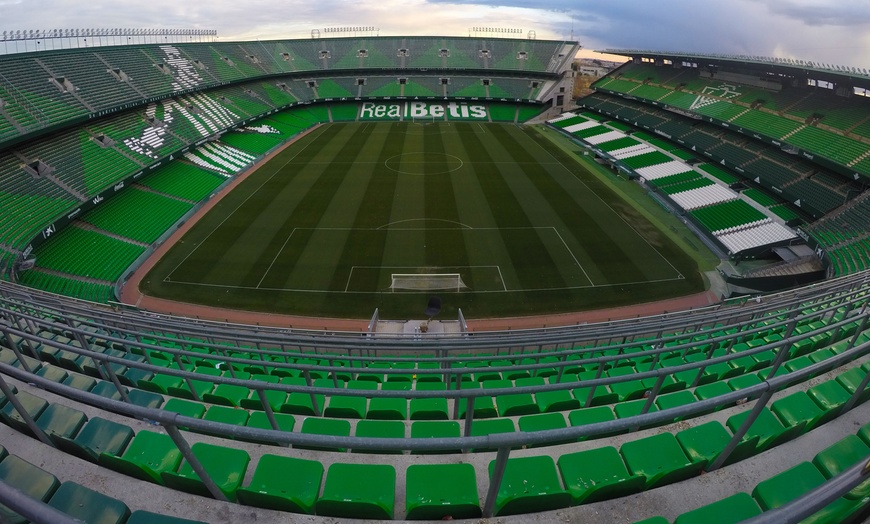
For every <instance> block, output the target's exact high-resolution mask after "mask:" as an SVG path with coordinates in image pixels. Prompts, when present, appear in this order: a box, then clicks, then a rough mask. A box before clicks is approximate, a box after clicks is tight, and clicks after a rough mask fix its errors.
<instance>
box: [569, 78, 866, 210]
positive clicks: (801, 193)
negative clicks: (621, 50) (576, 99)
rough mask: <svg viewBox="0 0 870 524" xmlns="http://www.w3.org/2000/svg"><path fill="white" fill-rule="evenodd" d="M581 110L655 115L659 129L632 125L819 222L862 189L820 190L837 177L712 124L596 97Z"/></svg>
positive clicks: (849, 186) (851, 186)
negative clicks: (795, 205) (722, 167)
mask: <svg viewBox="0 0 870 524" xmlns="http://www.w3.org/2000/svg"><path fill="white" fill-rule="evenodd" d="M581 104H583V105H584V106H585V107H588V108H590V109H595V110H596V111H597V110H601V108H602V107H605V108H610V109H609V110H608V111H605V112H604V114H605V115H616V114H617V113H616V111H618V110H619V108H631V109H632V110H633V111H635V112H636V113H638V114H654V115H655V116H656V123H655V124H654V125H653V126H645V125H643V124H642V123H641V121H640V119H637V120H629V122H630V123H632V124H635V123H636V124H640V125H639V127H642V128H644V129H646V128H649V129H650V130H653V131H655V132H657V133H658V134H659V135H660V136H664V137H666V138H668V139H669V140H672V141H674V142H675V143H676V144H679V145H681V146H683V147H685V148H689V149H690V150H691V151H695V152H699V153H703V154H704V155H705V156H706V157H708V158H712V159H713V160H715V161H716V162H717V163H721V162H722V161H723V160H724V161H725V165H726V166H727V167H729V168H731V169H732V170H733V171H735V172H736V173H737V174H738V175H740V176H741V177H742V178H743V179H746V180H747V181H751V182H754V183H757V184H759V185H760V186H761V187H763V188H764V189H769V190H771V191H773V192H775V193H777V194H779V195H781V196H782V198H783V199H784V200H786V201H788V202H790V203H795V202H798V203H799V207H800V208H801V209H803V210H804V211H805V212H807V213H809V214H810V215H812V216H813V217H815V218H820V217H821V216H823V215H824V214H825V213H827V212H829V211H831V210H833V209H835V208H837V207H839V206H841V205H842V204H843V203H845V201H846V195H847V194H849V193H850V192H853V191H854V190H856V189H857V188H858V187H860V186H859V185H856V183H855V182H854V181H849V180H846V179H842V178H840V177H838V176H835V178H837V179H838V180H842V182H841V185H839V186H836V187H831V186H830V185H821V184H818V183H816V182H814V181H813V180H812V178H815V177H818V176H819V175H821V176H822V177H827V176H834V175H833V174H831V173H830V171H828V170H826V169H824V168H820V166H818V165H815V164H812V163H811V162H809V161H808V160H805V159H800V158H798V157H793V156H790V155H784V154H783V153H782V152H781V151H780V150H779V149H778V148H774V147H773V146H765V145H759V144H755V143H752V142H750V141H749V139H747V138H746V137H745V136H743V135H738V136H731V135H724V134H723V133H726V131H724V130H722V129H718V128H716V127H714V126H713V125H712V124H707V123H699V122H696V121H693V120H691V119H686V118H685V117H682V116H680V115H676V114H674V113H670V112H667V111H663V110H661V109H659V108H655V107H648V106H644V104H642V103H640V102H636V101H632V100H625V99H620V98H617V97H613V96H610V95H606V94H603V93H596V94H593V95H591V96H589V97H586V98H584V99H582V101H581ZM689 123H691V125H689Z"/></svg>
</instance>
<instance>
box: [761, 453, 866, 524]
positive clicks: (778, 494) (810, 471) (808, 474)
mask: <svg viewBox="0 0 870 524" xmlns="http://www.w3.org/2000/svg"><path fill="white" fill-rule="evenodd" d="M824 482H825V477H824V476H823V475H822V474H821V473H820V472H819V470H818V469H816V468H815V466H813V465H812V464H810V463H809V462H801V463H800V464H798V465H797V466H794V467H792V468H789V469H787V470H785V471H783V472H782V473H779V474H777V475H774V476H772V477H770V478H769V479H767V480H763V481H761V482H759V483H758V485H757V486H755V489H754V490H753V491H752V498H754V499H755V500H756V502H758V505H759V506H760V507H761V509H762V510H764V511H767V510H770V509H775V508H778V507H780V506H782V505H784V504H787V503H788V502H790V501H792V500H794V499H796V498H797V497H800V496H801V495H803V494H804V493H806V492H808V491H810V490H812V489H813V488H816V487H817V486H820V485H821V484H824ZM855 506H856V504H855V501H850V500H847V499H845V498H839V499H837V500H835V501H834V502H832V503H830V504H828V505H827V506H825V507H824V508H823V509H822V510H821V511H819V512H817V513H816V514H814V515H813V516H812V517H810V518H808V519H804V520H803V521H802V522H804V523H823V522H844V521H846V518H847V517H849V516H851V514H852V512H853V511H854V510H855V509H856V507H855Z"/></svg>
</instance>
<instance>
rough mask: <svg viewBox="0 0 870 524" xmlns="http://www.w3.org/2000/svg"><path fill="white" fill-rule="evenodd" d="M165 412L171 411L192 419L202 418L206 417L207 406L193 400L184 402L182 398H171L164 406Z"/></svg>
mask: <svg viewBox="0 0 870 524" xmlns="http://www.w3.org/2000/svg"><path fill="white" fill-rule="evenodd" d="M163 410H164V411H171V412H173V413H178V414H179V415H184V416H185V417H190V418H202V416H203V415H205V405H203V404H202V403H200V402H194V401H192V400H182V399H180V398H171V399H169V400H167V401H166V404H164V405H163Z"/></svg>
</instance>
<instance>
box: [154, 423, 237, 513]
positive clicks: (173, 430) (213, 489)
mask: <svg viewBox="0 0 870 524" xmlns="http://www.w3.org/2000/svg"><path fill="white" fill-rule="evenodd" d="M163 427H164V428H165V429H166V432H167V433H169V436H170V437H171V438H172V441H173V442H175V445H176V446H177V447H178V451H180V452H181V455H182V456H183V457H184V460H186V461H187V463H188V464H190V467H191V469H193V472H194V473H196V474H197V476H199V479H200V480H201V481H202V483H203V484H204V485H205V488H206V489H207V490H208V492H209V493H211V496H212V497H214V498H215V499H216V500H220V501H223V502H229V500H228V499H227V497H226V495H224V492H223V491H221V490H220V488H219V487H217V484H215V483H214V480H212V478H211V477H210V476H208V473H206V471H205V468H204V467H203V466H202V462H200V461H199V459H198V458H196V455H194V454H193V450H192V449H190V444H188V443H187V441H186V440H184V437H183V436H181V432H180V431H178V428H177V427H175V425H174V424H164V426H163Z"/></svg>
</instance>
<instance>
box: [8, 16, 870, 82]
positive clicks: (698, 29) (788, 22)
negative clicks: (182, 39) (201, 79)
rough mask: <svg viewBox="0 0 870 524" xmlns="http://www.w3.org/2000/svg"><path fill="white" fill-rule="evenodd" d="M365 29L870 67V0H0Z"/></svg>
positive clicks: (271, 31) (133, 20) (15, 20)
mask: <svg viewBox="0 0 870 524" xmlns="http://www.w3.org/2000/svg"><path fill="white" fill-rule="evenodd" d="M346 26H373V27H377V28H379V29H380V32H379V34H380V35H382V36H398V35H433V34H437V35H446V36H468V35H469V32H470V29H471V28H473V27H480V26H484V27H499V28H516V29H522V31H523V32H522V36H523V37H526V36H527V35H528V32H529V31H530V30H531V31H534V32H535V34H536V36H537V38H540V39H544V38H546V39H550V38H553V39H567V38H570V37H571V36H572V35H573V37H574V39H575V40H577V41H579V42H580V43H581V45H583V47H584V53H583V55H585V56H601V55H597V54H595V53H592V52H591V51H593V50H600V49H605V48H619V49H652V50H668V51H688V52H714V53H726V54H745V55H756V56H772V57H782V58H795V59H802V60H811V61H814V62H823V63H830V64H838V65H849V66H854V67H862V68H867V69H870V0H848V1H847V0H764V1H761V0H654V1H653V0H549V1H546V2H544V1H534V0H354V1H337V0H203V1H200V2H191V1H190V0H147V1H142V0H136V1H130V0H113V1H108V0H88V1H87V2H82V1H81V0H0V32H2V31H3V30H25V29H28V30H29V29H55V28H57V29H67V28H69V29H75V28H98V27H100V28H102V27H112V28H128V27H129V28H160V29H162V28H195V29H216V30H217V31H218V34H219V35H220V40H222V41H231V40H239V39H257V38H259V39H263V40H265V39H273V38H309V37H310V35H311V30H312V29H320V30H323V29H324V28H327V27H346Z"/></svg>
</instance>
